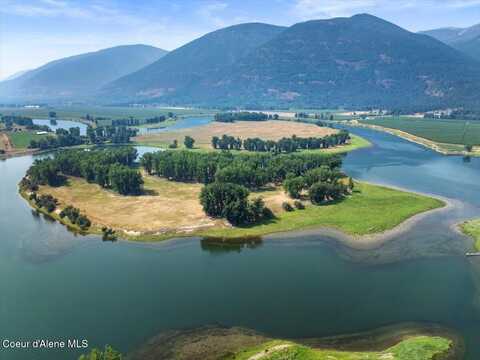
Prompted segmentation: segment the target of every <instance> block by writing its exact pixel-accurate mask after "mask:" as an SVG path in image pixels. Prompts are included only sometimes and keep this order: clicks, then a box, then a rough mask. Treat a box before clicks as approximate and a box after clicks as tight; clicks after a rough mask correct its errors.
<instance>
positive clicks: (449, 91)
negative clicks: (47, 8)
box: [0, 14, 480, 110]
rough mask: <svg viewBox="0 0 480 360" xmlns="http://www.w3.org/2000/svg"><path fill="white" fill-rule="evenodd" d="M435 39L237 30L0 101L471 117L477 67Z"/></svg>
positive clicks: (322, 29) (55, 73) (371, 30)
mask: <svg viewBox="0 0 480 360" xmlns="http://www.w3.org/2000/svg"><path fill="white" fill-rule="evenodd" d="M468 33H470V34H472V33H474V31H473V32H472V31H468ZM436 34H437V36H436V37H438V38H439V39H440V37H441V36H443V37H442V39H441V41H440V40H438V39H436V38H435V35H434V34H433V33H431V32H429V33H427V34H418V33H412V32H409V31H407V30H405V29H402V28H401V27H398V26H396V25H394V24H392V23H390V22H387V21H385V20H382V19H380V18H377V17H374V16H371V15H368V14H360V15H355V16H352V17H349V18H334V19H328V20H312V21H307V22H302V23H298V24H295V25H293V26H290V27H281V26H274V25H269V24H261V23H248V24H240V25H235V26H230V27H227V28H223V29H220V30H217V31H214V32H211V33H209V34H206V35H204V36H202V37H200V38H198V39H195V40H193V41H191V42H189V43H188V44H186V45H184V46H182V47H180V48H178V49H175V50H173V51H171V52H169V53H168V54H166V55H165V56H162V55H164V54H165V52H164V51H162V50H160V49H155V48H148V47H145V46H142V45H137V47H140V48H136V49H134V48H129V50H131V51H128V54H127V53H124V54H122V55H118V54H116V53H114V52H115V51H116V50H118V49H119V48H112V49H106V50H103V52H107V53H108V54H110V56H107V58H108V59H109V60H108V61H106V60H103V61H100V59H101V58H103V57H102V56H99V55H100V54H101V53H102V51H99V52H97V53H91V54H86V55H80V56H79V57H74V58H67V59H62V60H58V61H57V62H52V63H50V64H47V65H45V66H44V67H42V68H39V69H36V70H33V71H30V72H27V73H26V74H23V75H22V76H20V77H18V78H16V79H14V80H11V81H7V82H5V81H4V82H1V83H0V99H3V97H2V96H1V95H2V89H4V88H5V84H9V86H12V85H11V84H14V85H15V86H14V87H13V89H18V88H20V89H21V91H20V92H17V94H20V95H23V96H25V95H29V96H31V98H32V97H33V96H34V95H35V96H36V97H37V98H38V97H39V96H43V97H45V95H48V96H57V97H61V96H63V97H64V98H73V97H75V96H76V94H79V95H81V96H83V97H85V99H87V98H89V97H90V99H91V101H96V102H99V101H100V102H107V103H126V102H142V103H161V104H168V105H193V106H215V107H237V106H239V107H283V108H285V107H340V106H343V107H350V108H360V107H382V108H390V109H407V108H408V109H416V110H420V109H431V108H438V107H442V108H444V107H449V106H465V107H476V108H479V107H480V99H479V96H478V95H477V94H478V93H479V90H480V62H479V61H477V60H475V59H474V58H473V57H472V56H471V55H467V54H465V53H464V52H462V51H461V50H459V49H456V48H454V47H452V46H450V45H448V44H446V43H445V42H446V41H447V40H446V39H447V38H448V39H451V38H453V37H458V36H460V34H459V32H457V35H456V36H454V35H453V33H450V32H448V31H444V30H442V31H440V30H439V32H437V33H436ZM438 34H441V35H438ZM463 35H464V33H463ZM463 35H462V36H463ZM472 39H475V36H472ZM127 48H128V47H127ZM147 49H148V52H149V56H146V55H145V53H146V52H147ZM137 52H138V53H141V54H137ZM82 57H88V58H89V61H88V62H89V63H90V65H89V67H87V68H82V67H78V66H73V67H68V66H67V65H68V63H69V62H70V61H72V60H71V59H75V58H78V59H77V61H81V60H82ZM119 57H122V59H123V61H120V63H121V64H124V63H125V62H131V63H132V66H130V67H129V68H128V69H127V67H122V69H121V70H122V71H123V72H124V73H123V74H120V72H122V71H117V72H115V73H114V74H113V73H110V72H109V71H106V70H105V71H104V72H105V73H103V72H102V71H103V70H102V69H105V68H106V67H107V68H112V67H113V66H112V65H111V63H114V62H115V59H118V58H119ZM155 57H157V58H155ZM139 58H141V59H143V61H144V64H143V65H141V64H140V61H139ZM69 59H70V60H69ZM127 60H128V61H127ZM109 62H110V64H109ZM58 63H60V64H64V65H63V66H62V67H58ZM65 63H66V64H67V65H65ZM133 63H135V64H133ZM99 64H102V65H103V66H99ZM107 64H108V65H107ZM117 64H118V63H117ZM55 65H56V66H55ZM94 66H95V67H94ZM92 67H94V68H95V69H98V70H95V71H94V72H93V71H91V70H90V69H91V68H92ZM60 70H62V71H60ZM109 70H110V69H109ZM71 72H74V74H72V73H71ZM84 73H87V75H85V74H84ZM106 73H109V74H108V76H107V74H106ZM40 74H43V75H42V77H40V76H39V75H40ZM47 75H48V76H47ZM92 75H93V76H92ZM87 79H88V80H87ZM19 84H20V85H21V86H19ZM3 94H5V92H3ZM11 94H14V92H13V91H11V92H10V95H11Z"/></svg>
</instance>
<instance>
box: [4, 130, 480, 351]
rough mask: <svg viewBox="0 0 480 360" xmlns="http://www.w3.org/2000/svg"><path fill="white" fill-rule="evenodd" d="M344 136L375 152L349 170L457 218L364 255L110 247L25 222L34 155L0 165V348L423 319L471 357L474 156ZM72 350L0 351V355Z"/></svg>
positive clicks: (307, 236) (334, 246) (329, 245)
mask: <svg viewBox="0 0 480 360" xmlns="http://www.w3.org/2000/svg"><path fill="white" fill-rule="evenodd" d="M351 131H352V132H354V133H357V134H359V135H361V136H364V137H365V138H367V139H369V140H370V141H371V142H373V143H374V144H375V145H374V146H373V147H371V148H367V149H362V150H358V151H355V152H352V153H350V154H349V155H348V156H347V157H346V158H345V163H344V169H345V171H346V172H347V173H348V174H350V175H352V176H354V177H356V178H358V179H361V180H365V181H372V182H376V183H382V184H387V185H392V186H398V187H402V188H407V189H410V190H414V191H421V192H427V193H431V194H436V195H440V196H443V197H447V198H450V199H453V201H452V202H453V203H454V204H455V206H454V208H453V209H452V210H449V211H448V212H445V213H440V214H438V215H434V216H430V217H426V218H425V219H424V220H422V221H421V222H419V223H418V224H416V225H415V226H414V227H412V228H411V229H410V230H409V231H408V232H407V233H405V234H402V235H399V236H397V238H395V239H393V240H392V241H390V242H388V243H387V244H385V245H384V246H382V247H380V248H378V249H375V250H368V251H353V250H351V249H347V248H344V247H342V246H340V245H338V243H337V242H335V241H334V240H332V239H327V238H326V237H325V236H324V235H320V234H319V233H315V232H313V233H312V232H309V233H297V234H295V233H291V234H282V235H274V236H271V237H267V238H266V239H264V241H263V242H262V243H261V245H260V246H257V247H255V248H243V249H241V250H240V249H239V250H237V251H221V250H220V249H217V248H211V247H209V246H205V244H203V246H202V243H201V241H200V239H188V240H185V239H183V240H173V241H168V242H163V243H159V244H135V243H129V242H123V241H119V242H115V243H110V242H102V241H101V239H100V238H99V237H97V236H75V235H74V234H72V233H69V232H68V231H67V230H66V229H65V228H64V227H63V226H61V225H59V224H57V223H52V222H50V221H48V220H47V219H45V218H43V217H39V216H36V215H34V214H33V213H32V211H31V209H30V208H29V206H28V204H27V203H26V202H25V201H24V200H23V199H22V198H20V197H19V195H18V194H17V183H18V182H19V180H20V179H21V177H22V176H23V175H24V173H25V171H26V170H27V168H28V167H29V166H30V164H31V163H32V161H33V160H34V157H31V156H25V157H19V158H12V159H8V160H6V161H2V162H0V195H1V202H0V231H1V232H0V238H1V241H0V284H1V285H2V291H1V293H0V339H5V338H7V339H15V340H17V339H19V340H32V339H36V338H41V339H52V340H58V339H65V340H66V339H68V338H78V339H87V340H88V341H89V345H90V346H102V347H103V345H104V344H107V343H108V344H111V345H112V346H114V347H115V348H117V349H119V350H121V351H122V352H127V351H130V350H132V349H134V348H136V347H137V346H139V345H141V344H142V343H143V342H144V341H145V340H147V339H148V338H149V337H151V336H153V335H155V334H157V333H159V332H161V331H164V330H167V329H179V328H186V327H195V326H201V325H205V324H222V325H228V326H233V325H235V326H243V327H248V328H252V329H255V330H259V331H263V332H267V333H268V334H270V335H272V336H279V337H298V338H299V337H320V336H326V335H335V334H341V333H349V332H355V331H362V330H369V329H373V328H377V327H380V326H383V325H389V324H394V323H399V322H433V323H437V324H440V325H444V326H447V327H450V328H452V329H454V330H456V331H458V332H459V333H460V334H461V335H463V337H464V338H465V340H466V345H467V357H466V358H467V359H469V360H477V359H479V358H480V308H479V307H477V306H476V305H475V300H477V301H478V297H479V295H478V293H477V285H478V284H479V283H480V281H479V279H480V266H479V265H480V259H478V260H477V259H473V260H471V259H467V258H466V257H465V256H464V253H465V251H467V250H468V249H469V247H470V246H471V241H470V240H469V239H467V238H466V237H464V236H462V235H460V234H458V233H456V232H454V231H453V230H452V225H453V224H454V223H455V222H457V221H460V220H461V219H464V218H469V217H473V216H475V215H477V216H478V215H480V182H479V181H478V179H480V159H471V160H470V161H465V160H464V159H462V158H461V157H445V156H441V155H439V154H436V153H434V152H432V151H430V150H427V149H425V148H422V147H420V146H419V145H416V144H412V143H409V142H407V141H405V140H403V139H400V138H397V137H394V136H392V135H388V134H384V133H379V132H375V131H372V130H368V129H351ZM142 150H143V151H144V150H146V149H142ZM392 206H395V204H392ZM81 352H82V350H76V351H74V350H69V351H68V352H67V355H66V352H65V350H62V351H60V350H50V351H40V352H39V351H35V352H29V351H27V350H15V351H13V350H0V359H2V360H3V359H8V360H9V359H15V360H17V359H49V360H51V359H67V358H71V359H75V358H76V357H77V356H78V354H79V353H81Z"/></svg>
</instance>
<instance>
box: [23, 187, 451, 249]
mask: <svg viewBox="0 0 480 360" xmlns="http://www.w3.org/2000/svg"><path fill="white" fill-rule="evenodd" d="M364 183H366V184H369V185H373V186H381V187H385V188H389V189H393V190H398V191H403V192H409V193H412V194H416V195H421V196H427V197H430V198H433V199H436V200H439V201H441V202H442V203H443V206H441V207H438V208H434V209H430V210H427V211H423V212H420V213H417V214H414V215H412V216H411V217H409V218H407V219H405V220H404V221H402V222H401V223H399V224H398V225H396V226H395V227H393V228H391V229H388V230H386V231H383V232H378V233H372V234H366V235H351V234H348V233H346V232H345V231H342V230H340V229H337V228H334V227H328V226H313V227H308V228H303V229H301V228H300V229H292V230H290V231H278V232H275V231H273V232H266V233H264V234H261V235H258V236H243V237H238V236H221V237H220V236H212V235H209V234H208V227H207V228H205V227H195V226H192V227H191V229H193V230H191V231H185V232H178V231H177V232H165V233H161V231H155V232H144V233H141V232H134V231H129V230H125V229H114V230H115V231H117V235H118V238H117V240H118V241H124V242H129V243H136V244H155V243H160V242H166V241H174V240H182V239H192V238H212V239H218V240H219V241H221V242H225V243H229V242H231V243H234V242H235V241H244V242H246V243H248V242H249V240H250V239H252V238H259V237H260V238H263V239H266V240H268V239H275V238H278V237H284V236H286V235H287V236H288V235H291V234H295V235H302V234H304V235H320V236H326V237H327V238H329V239H332V240H334V241H335V242H337V243H339V244H340V245H343V246H346V247H348V248H350V249H353V250H374V249H378V248H380V247H381V246H383V245H384V244H385V243H387V242H389V241H390V240H392V239H393V238H394V237H396V236H398V235H401V234H403V233H405V232H407V231H409V230H410V229H411V228H412V227H413V226H415V225H416V224H417V223H418V222H420V221H422V220H423V219H424V218H425V217H428V216H432V215H433V214H436V213H440V212H446V211H450V210H452V209H455V208H456V207H457V206H459V205H458V204H456V203H457V202H458V201H456V200H453V199H449V198H445V197H441V196H435V195H431V194H425V193H421V192H415V191H410V190H408V189H404V188H400V187H395V186H385V185H381V184H375V183H370V182H364ZM18 192H19V194H20V196H21V197H22V198H23V199H24V200H25V201H27V203H28V204H29V205H30V207H31V208H32V209H34V210H36V211H38V212H40V213H42V214H44V215H46V216H49V217H51V218H53V219H55V220H56V221H58V222H59V223H60V224H62V225H64V226H65V227H67V228H68V229H69V230H70V231H74V232H77V233H79V234H82V235H99V236H101V235H102V234H101V231H100V230H99V229H100V227H99V226H98V225H97V226H96V225H92V227H91V228H90V229H88V230H86V231H80V230H79V229H77V228H76V227H75V226H72V225H71V224H69V223H67V222H66V221H65V220H64V219H60V217H59V216H57V214H56V213H55V212H54V213H53V214H52V213H48V212H47V211H45V210H44V209H41V208H38V207H37V206H36V205H35V204H34V203H33V202H31V201H30V200H29V199H28V194H27V193H26V192H23V191H21V190H20V189H18ZM87 216H88V214H87ZM205 229H206V230H205Z"/></svg>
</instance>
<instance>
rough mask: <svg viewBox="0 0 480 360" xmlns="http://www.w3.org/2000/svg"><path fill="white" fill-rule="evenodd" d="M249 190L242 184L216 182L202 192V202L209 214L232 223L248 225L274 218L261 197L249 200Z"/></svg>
mask: <svg viewBox="0 0 480 360" xmlns="http://www.w3.org/2000/svg"><path fill="white" fill-rule="evenodd" d="M249 194H250V193H249V191H248V189H247V188H245V187H244V186H242V185H237V184H231V183H223V182H214V183H212V184H209V185H207V186H205V187H204V188H203V189H202V192H201V193H200V203H201V204H202V206H203V210H204V211H205V213H206V214H207V215H209V216H212V217H215V218H224V219H227V220H228V221H229V222H230V223H231V224H232V225H248V224H254V223H257V222H259V221H263V220H268V219H271V218H273V213H272V211H271V210H270V209H268V208H267V207H265V203H264V202H263V200H262V199H261V198H256V199H254V200H252V201H250V200H248V196H249Z"/></svg>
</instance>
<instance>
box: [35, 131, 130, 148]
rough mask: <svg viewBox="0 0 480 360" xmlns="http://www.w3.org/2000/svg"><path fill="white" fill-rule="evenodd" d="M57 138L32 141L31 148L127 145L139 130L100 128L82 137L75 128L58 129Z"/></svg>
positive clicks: (49, 137) (50, 137) (51, 137)
mask: <svg viewBox="0 0 480 360" xmlns="http://www.w3.org/2000/svg"><path fill="white" fill-rule="evenodd" d="M55 133H56V135H57V136H48V137H45V138H42V139H39V140H31V141H30V144H29V146H28V147H29V148H31V149H41V150H46V149H56V148H59V147H69V146H76V145H83V144H96V145H99V144H105V143H107V142H109V143H112V144H127V143H129V142H130V138H131V137H133V136H136V134H137V130H135V129H130V128H127V127H126V126H100V127H97V128H92V127H91V126H89V127H88V128H87V135H86V136H85V135H80V128H78V127H73V128H70V129H69V130H65V129H57V130H56V132H55Z"/></svg>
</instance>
